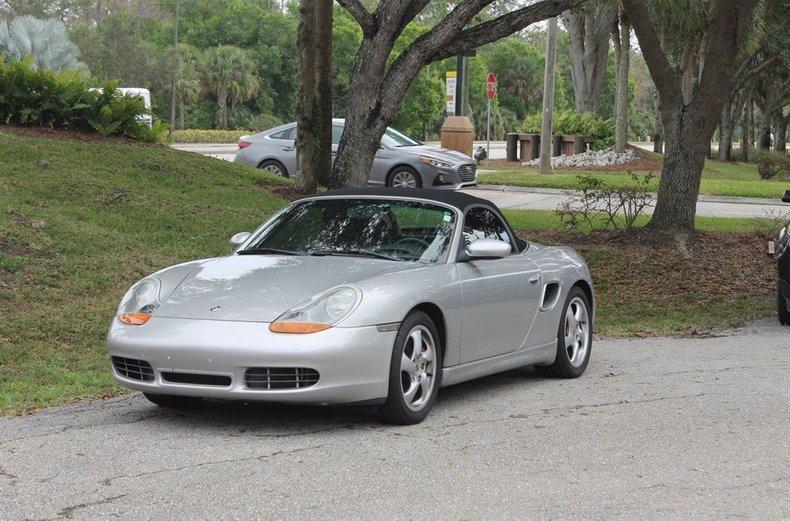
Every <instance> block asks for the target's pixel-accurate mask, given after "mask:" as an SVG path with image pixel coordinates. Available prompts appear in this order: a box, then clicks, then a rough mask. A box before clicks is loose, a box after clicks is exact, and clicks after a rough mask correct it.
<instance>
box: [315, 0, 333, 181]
mask: <svg viewBox="0 0 790 521" xmlns="http://www.w3.org/2000/svg"><path fill="white" fill-rule="evenodd" d="M332 4H333V1H332V0H316V12H315V14H316V31H315V32H316V56H315V58H316V60H315V66H316V69H317V70H318V72H317V77H316V100H315V101H316V116H317V118H318V121H317V124H318V125H317V128H316V157H315V175H316V182H317V183H318V184H319V185H321V186H329V178H330V176H331V174H332Z"/></svg>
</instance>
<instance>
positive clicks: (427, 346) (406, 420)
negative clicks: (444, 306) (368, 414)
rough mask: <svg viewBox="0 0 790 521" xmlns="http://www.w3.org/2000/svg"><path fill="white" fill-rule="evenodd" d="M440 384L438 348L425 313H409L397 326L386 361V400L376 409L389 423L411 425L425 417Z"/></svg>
mask: <svg viewBox="0 0 790 521" xmlns="http://www.w3.org/2000/svg"><path fill="white" fill-rule="evenodd" d="M441 381H442V346H441V344H440V343H439V335H438V333H437V331H436V326H435V325H434V323H433V320H431V317H429V316H428V315H427V314H426V313H423V312H422V311H415V312H413V313H410V314H409V315H408V316H407V317H406V318H405V319H404V320H403V322H402V323H401V326H400V329H398V335H397V336H396V337H395V344H394V345H393V347H392V358H391V360H390V375H389V390H388V394H387V401H386V402H384V405H382V406H381V407H380V408H379V415H380V416H381V418H382V419H383V420H384V421H386V422H389V423H395V424H399V425H413V424H415V423H420V422H421V421H423V420H424V419H425V417H426V416H428V413H429V412H430V411H431V408H432V407H433V405H434V404H435V403H436V396H437V394H438V393H439V385H440V384H441Z"/></svg>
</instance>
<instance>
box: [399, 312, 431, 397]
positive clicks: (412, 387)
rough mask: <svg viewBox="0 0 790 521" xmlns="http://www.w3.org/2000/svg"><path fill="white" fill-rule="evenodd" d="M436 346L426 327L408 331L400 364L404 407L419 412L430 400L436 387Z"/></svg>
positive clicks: (421, 326) (420, 326) (419, 326)
mask: <svg viewBox="0 0 790 521" xmlns="http://www.w3.org/2000/svg"><path fill="white" fill-rule="evenodd" d="M435 363H436V344H435V343H434V340H433V335H431V332H430V331H429V330H428V328H427V327H425V326H423V325H418V326H415V327H413V328H412V330H411V331H409V336H408V337H406V342H405V343H404V345H403V351H402V354H401V363H400V377H401V378H400V380H401V392H402V393H403V400H404V402H405V403H406V406H407V407H408V408H409V409H411V410H412V411H419V410H421V409H422V408H423V407H425V404H426V403H428V401H429V400H430V399H431V394H432V393H433V387H434V385H436V376H435V375H436V371H435V370H434V364H435Z"/></svg>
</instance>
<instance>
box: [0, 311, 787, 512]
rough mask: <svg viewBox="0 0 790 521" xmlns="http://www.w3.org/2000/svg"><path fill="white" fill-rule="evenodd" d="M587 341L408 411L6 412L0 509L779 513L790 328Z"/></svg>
mask: <svg viewBox="0 0 790 521" xmlns="http://www.w3.org/2000/svg"><path fill="white" fill-rule="evenodd" d="M593 355H594V356H593V360H592V362H591V365H590V367H589V369H588V371H587V374H586V375H585V376H584V377H582V378H580V379H578V380H572V381H561V380H552V379H542V378H539V377H537V376H536V375H535V374H534V373H532V372H530V371H527V370H522V371H514V372H510V373H506V374H502V375H497V376H492V377H488V378H485V379H482V380H478V381H474V382H469V383H466V384H461V385H458V386H455V387H451V388H448V389H444V390H443V392H442V396H441V399H440V401H439V404H438V406H437V408H436V409H435V410H434V411H433V413H432V414H431V416H429V418H428V419H427V420H426V421H425V422H424V423H422V424H421V425H418V426H413V427H393V426H383V425H380V424H379V423H377V422H376V421H375V420H374V419H373V418H372V417H371V416H370V415H368V414H367V413H366V412H364V411H360V410H354V409H321V408H286V407H274V406H261V405H243V404H234V403H230V404H228V403H222V402H214V403H213V404H211V405H210V406H209V407H208V408H206V409H204V410H200V411H192V412H182V413H175V412H168V411H166V410H162V409H157V408H156V407H153V406H151V405H149V404H148V403H146V402H145V401H144V399H143V398H142V397H141V396H140V395H138V394H134V395H129V396H125V397H121V398H116V399H110V400H106V401H98V402H93V403H84V404H78V405H74V406H67V407H62V408H56V409H50V410H46V411H44V412H42V413H38V414H34V415H30V416H25V417H19V418H2V419H0V504H1V505H2V507H0V518H3V519H23V518H76V519H80V518H108V517H110V516H120V517H122V518H138V519H139V518H143V519H151V518H167V519H170V518H249V517H255V518H344V519H351V518H373V517H376V518H397V519H407V518H423V519H425V518H451V519H458V518H464V519H470V518H482V517H489V518H505V517H519V518H543V519H545V518H565V517H584V518H637V517H639V518H671V517H711V518H724V517H736V516H737V517H741V516H742V517H746V518H754V519H778V518H787V517H788V516H790V501H788V497H790V444H788V432H789V431H790V405H789V404H788V399H789V398H790V376H788V369H790V335H789V334H788V329H787V328H781V327H779V326H778V325H774V321H773V320H771V321H766V322H762V323H759V324H755V325H752V326H749V327H748V328H746V329H744V330H741V331H738V332H736V333H735V334H731V335H729V336H724V337H721V338H708V339H685V340H680V339H644V340H615V339H609V340H605V341H599V342H597V343H596V344H595V348H594V350H593Z"/></svg>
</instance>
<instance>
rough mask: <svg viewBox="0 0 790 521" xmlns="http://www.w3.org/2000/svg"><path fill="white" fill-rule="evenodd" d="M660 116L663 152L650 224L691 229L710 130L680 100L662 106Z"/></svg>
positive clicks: (659, 227) (667, 228)
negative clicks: (654, 207) (664, 142)
mask: <svg viewBox="0 0 790 521" xmlns="http://www.w3.org/2000/svg"><path fill="white" fill-rule="evenodd" d="M662 116H663V117H662V121H663V124H664V136H665V139H666V153H665V154H664V165H663V166H662V168H661V182H660V183H659V185H658V198H657V200H656V209H655V211H654V213H653V217H652V219H651V220H650V226H651V227H653V228H656V229H660V230H681V231H691V230H693V229H694V215H695V214H696V209H697V197H698V196H699V183H700V179H701V177H702V167H703V166H704V164H705V152H706V150H707V148H706V147H707V145H706V143H708V142H710V132H709V131H706V129H704V128H702V125H701V124H700V122H699V121H698V120H697V118H695V117H694V116H693V115H691V114H690V113H689V111H688V110H687V107H684V106H683V103H682V99H678V100H676V102H675V103H674V104H672V105H670V106H662Z"/></svg>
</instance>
